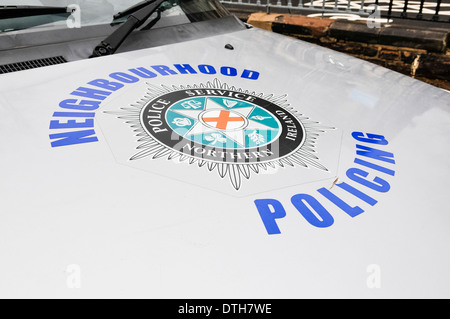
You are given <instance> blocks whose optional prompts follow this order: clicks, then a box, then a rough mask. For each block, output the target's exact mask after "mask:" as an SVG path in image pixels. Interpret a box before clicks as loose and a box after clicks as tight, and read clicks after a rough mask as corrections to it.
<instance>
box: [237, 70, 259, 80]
mask: <svg viewBox="0 0 450 319" xmlns="http://www.w3.org/2000/svg"><path fill="white" fill-rule="evenodd" d="M241 78H244V79H249V80H257V79H258V78H259V72H256V71H251V70H247V69H246V70H244V72H242V75H241Z"/></svg>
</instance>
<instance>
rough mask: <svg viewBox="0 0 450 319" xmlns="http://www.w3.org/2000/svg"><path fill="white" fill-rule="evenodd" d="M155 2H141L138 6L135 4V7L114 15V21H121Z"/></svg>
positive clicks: (148, 0)
mask: <svg viewBox="0 0 450 319" xmlns="http://www.w3.org/2000/svg"><path fill="white" fill-rule="evenodd" d="M153 1H154V0H144V1H141V2H139V3H137V4H135V5H134V6H131V7H129V8H128V9H125V10H124V11H121V12H119V13H117V14H115V15H114V20H118V19H121V18H123V17H126V16H128V15H130V14H132V13H134V12H136V11H138V10H139V9H142V8H144V7H145V6H147V5H148V4H150V3H152V2H153Z"/></svg>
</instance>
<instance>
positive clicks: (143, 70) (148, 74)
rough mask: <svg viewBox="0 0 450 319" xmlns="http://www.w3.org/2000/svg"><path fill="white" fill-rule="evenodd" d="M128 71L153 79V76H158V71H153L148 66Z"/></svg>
mask: <svg viewBox="0 0 450 319" xmlns="http://www.w3.org/2000/svg"><path fill="white" fill-rule="evenodd" d="M128 71H130V72H132V73H134V74H136V75H137V76H140V77H141V78H144V79H151V78H154V77H156V76H157V75H156V73H153V72H152V71H150V70H148V69H146V68H136V69H129V70H128Z"/></svg>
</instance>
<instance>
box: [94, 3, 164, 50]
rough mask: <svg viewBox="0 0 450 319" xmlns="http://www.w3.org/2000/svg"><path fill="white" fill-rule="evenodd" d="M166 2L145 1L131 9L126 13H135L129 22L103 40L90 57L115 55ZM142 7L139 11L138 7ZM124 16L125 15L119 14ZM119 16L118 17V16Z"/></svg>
mask: <svg viewBox="0 0 450 319" xmlns="http://www.w3.org/2000/svg"><path fill="white" fill-rule="evenodd" d="M164 1H166V0H153V1H145V3H140V4H138V5H136V6H133V7H131V8H130V9H127V10H125V11H124V13H125V15H127V13H126V12H134V13H132V14H130V15H129V16H128V18H127V20H126V21H125V22H124V23H123V24H122V25H121V26H120V27H119V28H118V29H117V30H116V31H114V32H113V33H112V34H111V35H110V36H109V37H107V38H106V39H105V40H103V41H102V42H101V43H100V44H99V45H97V46H96V47H95V49H94V52H93V53H92V55H91V56H90V57H91V58H95V57H100V56H105V55H111V54H114V53H115V52H116V51H117V49H118V48H119V47H120V45H121V44H122V43H123V41H125V39H126V38H127V37H128V36H129V35H130V33H131V32H133V31H134V30H135V29H137V28H139V27H140V26H141V25H142V24H143V23H144V22H145V21H147V20H148V18H149V17H150V16H151V15H152V14H153V13H154V12H155V11H156V10H158V8H159V6H160V5H161V4H162V3H163V2H164ZM137 6H140V7H139V8H138V10H137V11H135V10H136V7H137ZM119 14H120V15H122V17H123V16H125V15H123V13H119ZM116 16H117V15H116Z"/></svg>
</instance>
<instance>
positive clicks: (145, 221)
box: [0, 29, 450, 298]
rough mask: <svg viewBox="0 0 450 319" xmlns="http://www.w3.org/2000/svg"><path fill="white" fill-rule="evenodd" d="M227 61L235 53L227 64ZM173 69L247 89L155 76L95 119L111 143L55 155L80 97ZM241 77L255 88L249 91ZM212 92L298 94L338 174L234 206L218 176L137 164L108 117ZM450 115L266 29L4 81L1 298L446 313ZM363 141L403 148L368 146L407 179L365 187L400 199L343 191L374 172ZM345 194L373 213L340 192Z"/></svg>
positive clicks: (413, 85)
mask: <svg viewBox="0 0 450 319" xmlns="http://www.w3.org/2000/svg"><path fill="white" fill-rule="evenodd" d="M227 43H230V44H232V45H233V47H234V50H226V49H224V46H225V44H227ZM173 64H190V65H191V66H194V67H197V66H198V65H200V64H207V65H212V66H214V67H215V68H217V69H219V68H220V67H221V66H230V67H234V68H236V69H237V70H238V72H239V73H238V76H236V77H229V76H224V75H221V74H215V75H207V74H201V73H200V72H198V73H197V74H183V75H182V74H178V75H170V76H161V75H159V76H157V77H155V78H153V79H148V80H141V81H139V82H138V83H133V84H127V85H125V87H124V88H122V89H120V90H118V91H117V92H114V93H112V94H111V95H110V96H109V97H108V98H107V99H106V100H105V101H103V102H102V104H101V107H100V108H99V109H98V110H96V111H95V112H96V115H95V132H96V136H97V137H98V139H99V141H98V142H93V143H86V144H79V145H69V146H64V147H55V148H52V147H51V144H50V142H51V140H50V139H49V135H50V134H53V133H56V131H54V130H50V129H49V124H50V121H51V120H54V118H53V113H54V112H58V111H62V109H61V108H60V107H59V106H58V105H59V103H60V102H61V101H62V100H64V99H67V98H70V97H71V96H70V93H71V92H73V91H74V90H76V89H77V88H78V87H80V86H86V84H87V83H88V82H90V81H92V80H95V79H108V76H109V74H111V73H113V72H127V70H128V69H130V68H136V67H150V66H152V65H166V66H173ZM244 69H249V70H253V71H257V72H259V73H260V76H259V78H258V79H257V80H249V79H243V78H240V77H239V75H240V74H241V72H242V71H243V70H244ZM214 79H218V80H219V81H220V83H226V84H228V85H229V86H234V87H235V88H236V89H239V88H241V89H242V90H244V91H245V90H248V91H249V92H255V93H257V94H258V93H263V94H265V95H267V94H273V95H274V96H282V95H285V94H286V95H287V96H286V100H287V103H289V104H290V106H292V107H293V108H295V109H296V110H298V111H299V112H300V113H302V114H304V115H305V116H307V117H309V118H310V119H311V120H314V121H317V122H320V124H322V125H324V126H328V127H334V128H335V129H334V130H329V131H327V132H325V133H323V134H321V135H320V136H319V138H318V140H317V144H316V153H315V154H316V155H317V156H318V157H319V159H320V161H321V163H323V164H324V165H325V166H326V167H327V168H328V169H329V171H328V172H324V171H321V170H318V169H315V168H303V167H299V166H296V167H284V168H281V167H278V166H277V168H275V169H268V170H267V171H266V172H264V173H263V174H252V175H251V177H250V179H248V180H246V179H245V180H244V181H243V183H242V187H241V189H240V190H239V191H236V190H235V189H234V188H233V187H232V186H231V183H230V181H229V180H228V178H227V177H225V178H220V176H219V175H218V173H217V172H216V171H212V172H210V171H209V170H208V169H206V167H200V168H199V167H198V165H189V164H188V163H187V162H182V163H176V162H174V161H169V160H167V158H164V157H163V158H159V159H155V160H151V159H149V158H147V159H142V160H140V161H137V162H136V161H135V162H136V163H130V161H129V160H128V159H129V157H131V156H133V155H134V154H135V153H136V146H138V145H139V143H138V142H137V141H136V137H135V136H134V133H133V131H132V129H131V128H130V126H129V125H127V124H125V123H124V121H123V120H120V119H118V118H117V117H115V116H112V115H111V114H108V113H105V111H114V110H116V111H119V110H120V108H121V107H126V106H127V105H129V104H132V103H135V102H136V101H138V100H139V99H140V98H142V97H143V95H144V94H145V92H146V89H147V85H148V84H147V83H149V84H151V85H156V86H160V85H161V84H164V85H167V86H172V85H175V86H181V85H184V86H187V85H194V84H200V83H207V82H208V81H214ZM449 107H450V95H449V93H448V92H445V91H444V90H441V89H438V88H435V87H432V86H430V85H427V84H425V83H422V82H420V81H416V80H413V79H410V78H408V77H405V76H402V75H400V74H398V73H395V72H392V71H389V70H387V69H384V68H381V67H378V66H375V65H373V64H369V63H367V62H363V61H361V60H357V59H355V58H352V57H349V56H346V55H343V54H340V53H336V52H333V51H330V50H326V49H323V48H320V47H318V46H315V45H311V44H307V43H303V42H299V41H296V40H293V39H290V38H287V37H282V36H279V35H275V34H271V33H268V32H265V31H262V30H258V29H251V30H245V31H240V32H234V33H230V34H227V35H222V36H217V37H211V38H206V39H201V40H197V41H189V42H185V43H180V44H175V45H169V46H163V47H157V48H153V49H146V50H141V51H134V52H129V53H125V54H118V55H115V56H111V57H105V58H98V59H91V60H85V61H80V62H72V63H67V64H64V65H59V66H53V67H48V68H44V69H35V70H30V71H24V72H17V73H12V74H7V75H2V76H0V147H1V150H2V152H1V153H2V156H0V167H1V178H0V203H1V206H0V207H1V213H0V255H1V263H0V269H1V271H0V296H2V297H62V298H78V297H107V298H108V297H151V298H218V297H221V298H241V297H243V298H244V297H245V298H315V297H344V298H346V297H351V298H354V297H356V298H359V297H361V298H379V297H387V298H391V297H406V298H408V297H438V298H441V297H446V298H448V297H449V296H450V275H449V270H450V253H449V251H450V250H449V248H450V247H449V243H450V231H449V226H450V214H449V207H450V206H449V204H450V203H449V197H448V190H449V189H450V179H449V177H450V176H449V148H448V146H449V145H450V140H449V139H450V114H449ZM66 111H67V110H66ZM58 132H59V131H58ZM352 132H363V133H373V134H379V135H383V136H384V137H385V138H386V140H388V141H389V144H388V145H385V146H379V145H370V144H364V143H359V144H362V145H366V146H372V147H376V148H379V149H383V150H385V151H388V152H392V153H393V154H394V156H395V165H394V164H390V163H383V166H384V167H386V168H390V169H392V170H394V171H395V176H388V175H386V174H383V173H379V172H376V171H373V170H371V171H370V170H368V172H370V174H371V175H370V177H372V179H373V178H374V177H376V176H379V177H381V178H383V179H385V180H386V181H388V182H389V184H390V190H389V191H388V192H386V193H379V192H375V191H373V190H371V189H368V188H365V187H364V186H362V185H358V184H355V183H352V181H350V180H349V178H348V177H347V176H346V172H347V170H348V169H350V168H352V167H360V166H357V165H356V164H355V163H354V159H355V158H356V157H357V156H356V144H357V143H358V142H357V141H356V140H355V139H354V138H353V137H352V135H351V134H352ZM379 164H380V165H381V164H382V163H379ZM336 179H338V180H337V183H340V182H347V183H348V184H351V185H354V187H355V188H357V189H359V190H361V191H363V192H364V193H365V194H367V195H369V196H372V197H373V198H374V199H376V200H377V203H376V204H375V205H373V206H371V205H369V204H367V203H364V202H363V201H361V200H360V199H358V198H356V197H355V196H353V195H351V194H349V193H345V192H344V191H342V190H336V189H337V187H336V186H335V185H334V186H333V183H334V182H335V181H336ZM322 187H325V188H327V189H331V190H332V191H333V192H336V194H339V196H340V197H341V198H342V199H343V200H345V201H346V202H348V204H349V205H352V206H356V205H358V206H360V207H361V208H362V209H364V213H362V214H360V215H358V216H356V217H354V218H352V217H350V216H348V215H347V214H346V213H345V212H343V211H342V210H340V209H339V208H338V207H337V206H336V205H334V204H332V203H331V202H330V201H328V200H327V199H325V197H323V196H322V195H320V194H319V193H318V192H317V190H318V189H320V188H322ZM296 194H309V195H311V196H312V197H314V198H316V199H317V200H318V201H319V202H320V203H321V204H322V205H323V206H324V207H325V208H326V209H327V210H328V211H329V213H330V214H331V215H332V216H333V218H334V224H333V225H331V226H330V227H326V228H318V227H315V226H313V225H311V224H310V223H309V222H308V221H307V220H306V219H305V218H304V217H303V216H302V215H301V214H300V213H299V211H298V210H297V209H296V208H295V207H294V206H293V205H292V203H291V198H292V197H293V196H294V195H296ZM258 199H275V200H277V201H279V202H280V203H282V205H283V207H284V208H285V210H286V217H285V218H281V219H277V224H278V227H279V228H280V231H281V234H273V235H269V234H268V233H267V231H266V228H265V227H264V223H263V222H262V219H261V217H260V215H259V213H258V210H257V208H256V206H255V202H254V201H255V200H258ZM79 280H80V281H79ZM377 280H378V281H377ZM378 284H380V286H379V285H378ZM80 285H81V286H80ZM374 285H375V286H374ZM73 287H75V288H73ZM77 287H79V288H77Z"/></svg>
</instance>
